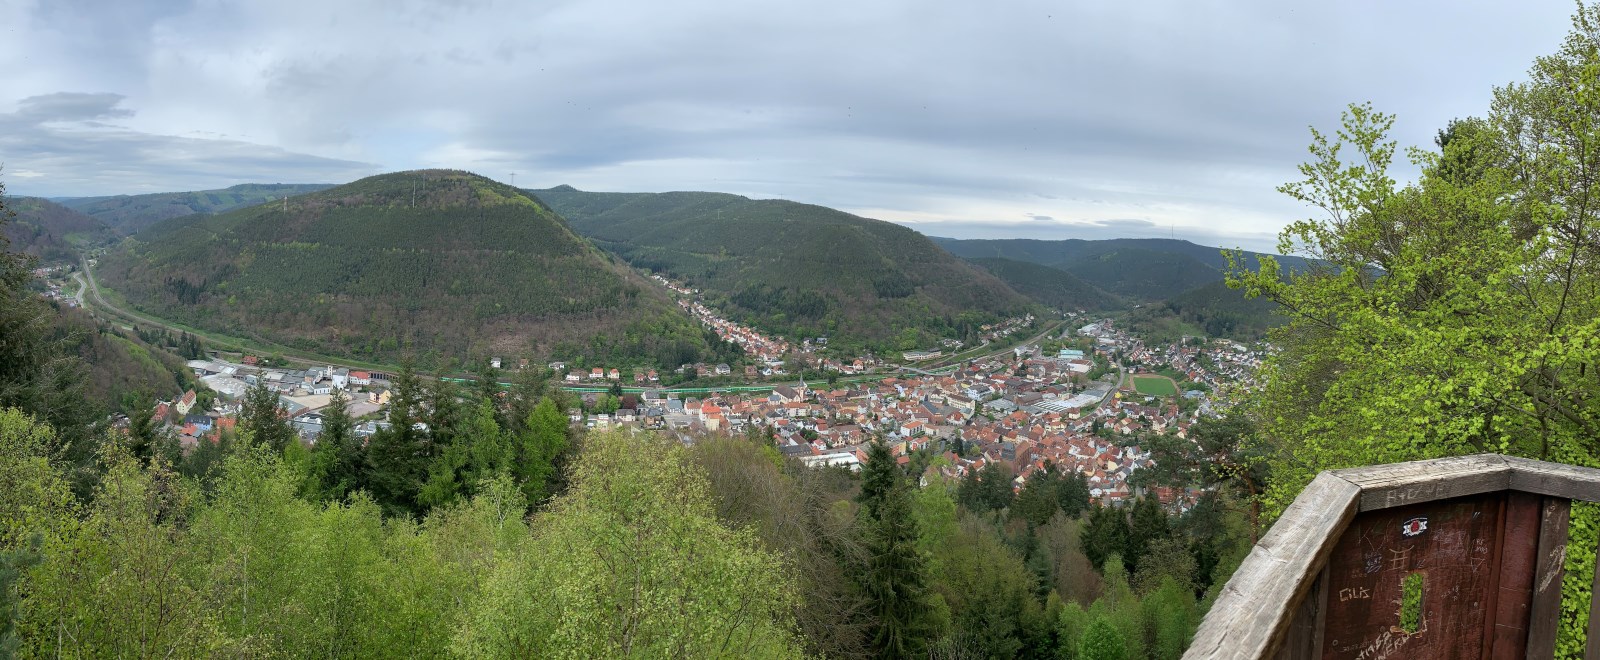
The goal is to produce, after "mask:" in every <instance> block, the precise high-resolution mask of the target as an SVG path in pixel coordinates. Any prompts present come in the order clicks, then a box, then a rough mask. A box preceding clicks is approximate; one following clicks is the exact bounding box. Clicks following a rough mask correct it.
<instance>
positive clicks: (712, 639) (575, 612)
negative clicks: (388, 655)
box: [454, 433, 798, 657]
mask: <svg viewBox="0 0 1600 660" xmlns="http://www.w3.org/2000/svg"><path fill="white" fill-rule="evenodd" d="M530 543H532V544H533V546H535V547H542V548H552V549H556V548H559V551H556V552H552V553H549V554H543V553H538V552H532V551H529V552H522V553H519V554H520V556H519V557H518V558H517V559H516V560H514V561H508V562H505V563H503V564H501V565H500V566H499V567H498V568H497V569H496V570H495V572H494V573H493V575H492V576H491V578H490V580H489V583H488V584H487V586H486V588H485V589H484V592H483V594H482V596H481V597H479V598H477V599H476V600H475V601H474V602H473V603H472V604H471V606H470V609H469V613H468V615H467V616H468V622H467V624H466V625H465V626H464V627H463V628H462V629H461V631H460V632H459V634H457V636H456V639H455V643H454V650H455V651H456V652H457V653H459V654H462V655H466V656H472V657H661V656H677V657H745V656H756V657H777V656H794V655H798V654H797V652H796V651H797V649H796V647H795V639H794V634H793V631H792V624H791V623H790V619H789V616H788V611H789V608H790V606H791V605H792V604H793V598H794V597H795V595H794V586H793V584H792V583H791V582H790V581H789V580H788V579H787V578H786V577H785V576H784V574H783V572H782V570H781V564H780V563H779V561H778V558H777V557H776V556H775V555H773V554H772V553H770V552H767V551H765V550H763V549H761V548H759V547H758V546H757V544H756V541H755V538H754V536H753V535H752V534H751V533H749V532H748V531H743V532H733V531H730V530H728V529H727V528H724V527H722V526H720V525H719V524H718V523H717V521H716V517H715V513H714V509H713V507H712V504H711V502H710V498H709V495H708V492H707V486H706V481H705V479H704V477H703V476H700V475H699V474H696V473H695V471H694V470H693V469H691V467H690V464H689V463H688V462H687V461H686V460H685V457H684V450H683V448H682V446H681V445H679V444H677V443H675V442H671V441H666V440H661V439H656V438H652V437H625V436H623V435H620V434H609V433H608V434H599V435H593V436H590V438H589V439H588V441H587V443H586V448H585V454H584V457H583V460H582V461H580V463H579V465H578V468H577V471H576V475H575V477H574V482H573V487H572V490H571V491H570V492H569V493H568V494H567V495H565V496H563V497H561V498H559V499H558V500H557V501H556V502H555V503H554V504H553V505H552V507H551V511H550V513H549V514H547V516H546V519H545V521H544V523H543V524H540V525H537V526H536V527H535V529H534V534H533V538H532V540H531V541H530Z"/></svg>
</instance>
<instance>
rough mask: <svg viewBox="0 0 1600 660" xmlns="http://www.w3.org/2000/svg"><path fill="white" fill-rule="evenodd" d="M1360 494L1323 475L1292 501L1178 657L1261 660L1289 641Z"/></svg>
mask: <svg viewBox="0 0 1600 660" xmlns="http://www.w3.org/2000/svg"><path fill="white" fill-rule="evenodd" d="M1360 495H1361V489H1360V488H1359V487H1357V486H1356V485H1355V484H1352V483H1350V482H1348V481H1345V480H1344V479H1341V478H1339V477H1337V476H1335V475H1333V474H1332V473H1328V472H1324V473H1322V474H1319V475H1317V478H1316V479H1315V480H1313V481H1312V482H1311V485H1309V486H1307V487H1306V489H1305V491H1303V492H1301V493H1300V496H1299V497H1297V498H1295V500H1294V502H1293V503H1292V504H1290V505H1289V508H1288V509H1287V510H1285V511H1284V512H1283V516H1282V517H1280V518H1279V519H1278V522H1277V523H1276V524H1274V525H1273V526H1272V529H1271V530H1269V531H1268V532H1267V534H1266V536H1264V537H1262V539H1261V541H1260V542H1259V543H1257V544H1256V546H1255V547H1254V548H1252V549H1251V550H1250V555H1249V556H1248V557H1246V558H1245V560H1244V563H1243V564H1241V565H1240V566H1239V569H1238V570H1237V571H1235V572H1234V574H1233V577H1232V578H1230V579H1229V580H1228V583H1227V584H1226V585H1224V586H1223V588H1222V592H1221V593H1220V594H1219V595H1218V596H1217V600H1216V602H1215V603H1214V604H1213V605H1212V606H1211V611H1210V612H1208V613H1206V617H1205V620H1204V621H1202V622H1201V623H1200V629H1199V631H1197V632H1196V633H1195V638H1194V641H1193V642H1192V643H1191V644H1190V645H1189V650H1188V652H1186V653H1184V656H1183V657H1185V658H1194V659H1198V658H1240V659H1244V658H1249V659H1252V660H1253V659H1256V658H1266V657H1269V656H1270V655H1271V654H1272V653H1273V652H1274V651H1276V650H1277V647H1278V646H1279V645H1280V644H1282V643H1283V641H1284V639H1285V637H1286V636H1287V635H1288V632H1289V631H1288V628H1289V624H1290V620H1291V619H1290V617H1292V616H1294V613H1295V612H1296V610H1297V609H1298V608H1299V606H1300V604H1301V602H1302V599H1304V598H1305V597H1306V594H1307V592H1309V591H1310V590H1311V586H1312V584H1311V583H1312V582H1313V578H1315V577H1316V576H1317V575H1319V574H1320V571H1321V570H1322V567H1323V565H1324V564H1325V563H1326V560H1327V556H1328V553H1329V552H1331V551H1332V549H1333V546H1334V544H1335V543H1336V542H1337V541H1338V539H1339V536H1340V533H1341V532H1342V531H1343V530H1344V528H1345V526H1346V525H1348V524H1349V523H1350V520H1351V519H1352V518H1353V517H1355V514H1356V506H1357V500H1358V498H1359V496H1360Z"/></svg>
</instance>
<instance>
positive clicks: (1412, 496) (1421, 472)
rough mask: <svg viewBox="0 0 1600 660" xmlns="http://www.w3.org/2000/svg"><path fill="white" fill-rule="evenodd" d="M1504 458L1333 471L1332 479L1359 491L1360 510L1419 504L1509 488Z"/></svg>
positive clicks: (1460, 458) (1480, 456) (1508, 469)
mask: <svg viewBox="0 0 1600 660" xmlns="http://www.w3.org/2000/svg"><path fill="white" fill-rule="evenodd" d="M1511 473H1512V470H1511V467H1510V466H1509V465H1508V464H1507V463H1506V460H1505V457H1504V456H1498V455H1495V454H1478V455H1475V456H1454V457H1450V458H1436V459H1432V460H1426V461H1411V462H1409V463H1392V464H1388V465H1373V466H1368V467H1359V468H1350V469H1346V470H1334V471H1333V474H1334V476H1337V477H1339V478H1341V479H1344V480H1345V481H1348V482H1350V483H1352V484H1355V485H1356V486H1357V487H1359V488H1360V489H1361V510H1362V511H1374V510H1377V509H1387V508H1390V507H1397V506H1405V505H1408V504H1419V503H1422V502H1432V501H1435V500H1444V499H1450V498H1452V497H1463V496H1466V495H1477V494H1479V493H1488V492H1493V491H1498V490H1506V489H1507V488H1509V487H1510V486H1511Z"/></svg>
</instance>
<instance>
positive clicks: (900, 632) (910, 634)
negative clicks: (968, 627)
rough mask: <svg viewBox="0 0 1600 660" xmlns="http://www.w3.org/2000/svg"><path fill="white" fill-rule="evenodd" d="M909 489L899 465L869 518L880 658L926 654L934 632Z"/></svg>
mask: <svg viewBox="0 0 1600 660" xmlns="http://www.w3.org/2000/svg"><path fill="white" fill-rule="evenodd" d="M885 453H887V452H885ZM869 463H870V461H869ZM891 465H892V463H891ZM908 489H909V486H908V485H907V484H906V483H904V478H903V477H900V476H899V475H898V469H897V470H895V482H894V483H893V484H892V485H890V486H889V488H888V490H887V491H886V492H885V493H884V494H883V496H882V498H881V501H879V502H878V504H877V510H876V515H873V516H868V522H867V525H868V532H867V534H868V536H867V548H868V551H869V552H870V553H871V558H870V559H869V560H868V561H867V568H866V575H864V576H863V577H862V585H861V586H862V589H863V591H864V592H865V593H866V595H867V600H868V606H869V609H870V611H871V612H872V614H873V615H874V617H875V618H876V621H875V625H874V629H873V633H872V638H871V643H870V646H871V649H872V652H873V655H875V656H877V657H880V658H910V657H915V656H918V655H921V654H922V653H923V651H924V649H925V648H926V647H927V643H928V640H929V639H930V638H931V635H932V631H931V630H930V626H929V619H928V611H929V606H928V602H927V576H926V574H925V573H924V570H925V569H924V560H923V557H922V554H921V553H920V552H918V550H917V539H918V532H917V524H916V520H915V519H914V518H913V517H912V515H911V502H910V495H909V493H908Z"/></svg>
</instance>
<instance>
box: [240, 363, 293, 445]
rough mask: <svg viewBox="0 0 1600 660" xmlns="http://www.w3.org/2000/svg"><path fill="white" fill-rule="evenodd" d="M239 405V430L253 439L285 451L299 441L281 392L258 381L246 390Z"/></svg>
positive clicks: (257, 442)
mask: <svg viewBox="0 0 1600 660" xmlns="http://www.w3.org/2000/svg"><path fill="white" fill-rule="evenodd" d="M239 405H240V409H239V430H240V431H242V432H245V433H247V434H248V437H249V438H250V439H251V442H254V443H256V444H260V445H262V446H265V447H267V448H269V449H271V450H272V451H273V452H274V453H278V454H282V453H283V451H284V450H285V449H287V448H288V447H289V445H290V444H291V443H296V442H299V437H298V436H297V435H296V434H295V432H294V429H293V428H291V427H290V426H289V418H288V413H286V412H285V411H284V410H283V407H282V406H281V405H279V402H278V393H277V392H274V391H272V390H271V389H270V388H268V387H267V383H266V381H264V380H263V381H258V382H257V383H256V384H255V385H252V386H250V389H248V390H245V394H244V401H242V402H241V403H240V404H239Z"/></svg>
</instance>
